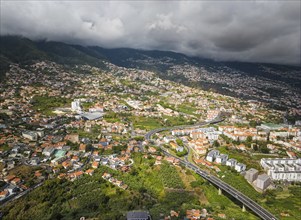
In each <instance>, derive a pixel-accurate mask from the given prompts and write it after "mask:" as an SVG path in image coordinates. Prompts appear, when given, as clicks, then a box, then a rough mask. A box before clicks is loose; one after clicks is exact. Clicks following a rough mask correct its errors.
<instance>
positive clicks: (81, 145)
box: [79, 144, 87, 152]
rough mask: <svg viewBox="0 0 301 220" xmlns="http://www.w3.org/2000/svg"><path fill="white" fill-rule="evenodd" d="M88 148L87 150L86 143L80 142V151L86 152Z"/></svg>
mask: <svg viewBox="0 0 301 220" xmlns="http://www.w3.org/2000/svg"><path fill="white" fill-rule="evenodd" d="M86 150H87V145H86V144H80V145H79V151H81V152H86Z"/></svg>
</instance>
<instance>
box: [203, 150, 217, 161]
mask: <svg viewBox="0 0 301 220" xmlns="http://www.w3.org/2000/svg"><path fill="white" fill-rule="evenodd" d="M217 155H219V151H218V150H212V151H210V152H208V154H207V156H206V160H208V161H209V162H213V161H214V160H215V158H216V156H217Z"/></svg>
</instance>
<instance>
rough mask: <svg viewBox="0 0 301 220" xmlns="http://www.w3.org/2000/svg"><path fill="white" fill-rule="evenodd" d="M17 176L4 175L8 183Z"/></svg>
mask: <svg viewBox="0 0 301 220" xmlns="http://www.w3.org/2000/svg"><path fill="white" fill-rule="evenodd" d="M15 177H16V176H15V175H10V176H6V177H4V181H5V182H7V183H8V182H10V181H12V180H13V179H14V178H15Z"/></svg>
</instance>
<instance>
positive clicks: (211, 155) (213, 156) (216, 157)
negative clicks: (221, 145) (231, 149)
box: [206, 150, 246, 172]
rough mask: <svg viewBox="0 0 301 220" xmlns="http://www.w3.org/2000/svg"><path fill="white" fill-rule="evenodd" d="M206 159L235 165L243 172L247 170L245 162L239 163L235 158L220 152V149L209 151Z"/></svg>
mask: <svg viewBox="0 0 301 220" xmlns="http://www.w3.org/2000/svg"><path fill="white" fill-rule="evenodd" d="M206 160H207V161H209V162H211V163H213V162H215V163H217V164H222V165H226V166H229V167H233V168H234V169H235V170H236V171H237V172H243V171H245V170H246V165H245V164H243V163H238V162H237V161H236V160H235V159H233V158H231V159H228V155H227V154H220V153H219V151H218V150H212V151H209V152H208V154H207V156H206Z"/></svg>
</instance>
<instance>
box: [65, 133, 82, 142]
mask: <svg viewBox="0 0 301 220" xmlns="http://www.w3.org/2000/svg"><path fill="white" fill-rule="evenodd" d="M64 140H65V141H70V142H72V143H79V135H78V134H68V135H66V136H65V138H64Z"/></svg>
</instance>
